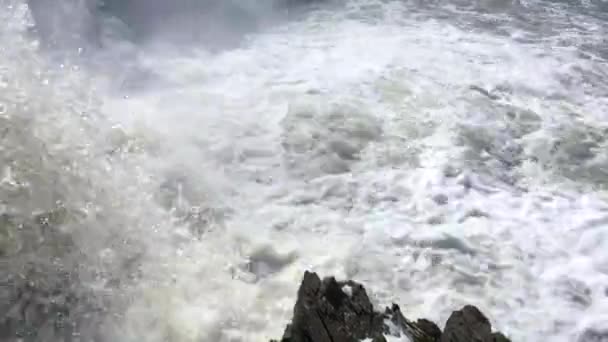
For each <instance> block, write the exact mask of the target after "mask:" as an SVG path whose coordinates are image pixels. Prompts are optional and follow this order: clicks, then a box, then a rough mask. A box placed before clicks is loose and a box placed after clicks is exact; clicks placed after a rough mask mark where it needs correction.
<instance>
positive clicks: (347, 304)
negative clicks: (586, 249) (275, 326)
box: [271, 271, 510, 342]
mask: <svg viewBox="0 0 608 342" xmlns="http://www.w3.org/2000/svg"><path fill="white" fill-rule="evenodd" d="M386 336H393V337H406V338H407V340H409V341H412V342H510V340H509V339H508V338H507V337H505V336H504V335H503V334H501V333H499V332H496V333H492V326H491V325H490V322H489V321H488V319H487V318H486V317H485V316H484V315H483V314H482V313H481V312H480V311H479V310H478V309H477V308H476V307H474V306H470V305H467V306H465V307H464V308H462V309H461V310H459V311H455V312H453V313H452V315H451V316H450V318H449V319H448V322H447V323H446V328H445V332H443V333H442V332H441V329H439V327H438V326H437V325H436V324H435V323H433V322H431V321H429V320H427V319H418V320H417V321H410V320H408V319H407V318H405V316H404V315H403V314H402V313H401V309H400V308H399V306H398V305H397V304H393V305H392V306H391V307H390V308H386V310H385V311H384V312H383V313H380V312H377V311H375V310H374V308H373V305H372V303H371V302H370V300H369V297H368V296H367V292H366V291H365V288H364V287H363V285H361V284H359V283H356V282H354V281H344V282H339V281H336V279H335V278H333V277H330V278H326V279H324V280H323V281H322V280H321V279H320V278H319V276H318V275H317V274H316V273H311V272H308V271H306V272H305V273H304V279H303V280H302V283H301V285H300V289H299V290H298V298H297V301H296V304H295V307H294V312H293V319H292V322H291V324H288V325H287V328H286V329H285V333H284V334H283V338H282V339H281V342H359V341H363V340H366V341H371V342H386V341H387V339H386ZM271 342H272V341H271Z"/></svg>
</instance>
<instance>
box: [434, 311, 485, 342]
mask: <svg viewBox="0 0 608 342" xmlns="http://www.w3.org/2000/svg"><path fill="white" fill-rule="evenodd" d="M477 341H479V342H482V341H483V342H486V341H488V342H489V341H492V326H491V325H490V321H489V320H488V319H487V318H486V317H485V316H484V315H483V314H482V313H481V311H479V309H477V308H476V307H474V306H471V305H467V306H465V307H464V308H462V309H461V310H458V311H454V312H453V313H452V315H451V316H450V318H448V321H447V322H446V324H445V330H444V332H443V334H442V335H441V342H477Z"/></svg>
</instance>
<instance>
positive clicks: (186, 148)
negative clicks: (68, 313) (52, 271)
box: [15, 1, 608, 341]
mask: <svg viewBox="0 0 608 342" xmlns="http://www.w3.org/2000/svg"><path fill="white" fill-rule="evenodd" d="M370 3H371V4H373V5H375V6H376V7H375V8H376V10H375V11H377V12H378V13H376V15H374V16H371V15H369V14H368V12H366V10H364V9H363V8H365V6H362V5H366V4H370ZM356 5H360V7H357V6H356ZM409 6H411V4H408V3H407V2H401V1H396V2H387V3H382V4H380V3H376V2H374V1H353V2H352V3H351V5H350V6H349V8H350V10H349V11H350V13H346V11H345V10H343V9H335V10H332V11H329V12H328V11H320V12H315V13H312V14H311V15H310V16H309V17H307V19H303V20H302V21H297V22H292V23H288V24H286V25H282V26H279V27H275V28H272V29H269V30H268V31H267V32H265V33H261V34H257V35H254V36H252V37H249V41H248V43H247V44H245V45H244V46H243V47H242V48H239V49H234V50H228V51H224V52H222V53H219V54H216V55H212V54H209V53H208V52H205V51H202V49H201V50H200V51H194V52H189V54H187V55H186V54H183V55H182V54H180V51H171V52H167V53H162V52H159V50H154V51H147V52H146V51H143V52H142V55H141V60H139V61H138V63H139V64H140V66H141V67H142V68H144V69H148V70H152V71H153V72H154V73H156V74H157V75H158V79H159V81H158V83H157V84H156V86H154V85H152V84H149V85H146V84H144V87H143V88H142V90H141V91H140V92H139V93H128V94H121V95H129V96H128V97H127V98H125V97H122V96H121V97H116V96H115V95H114V94H115V89H107V88H105V87H106V86H107V85H108V84H109V86H108V87H110V88H111V87H112V83H111V81H107V83H105V82H102V81H101V80H98V79H97V78H92V79H91V80H90V82H89V84H92V88H96V89H95V90H96V92H97V93H96V94H97V95H96V98H97V99H99V100H100V101H103V106H102V107H101V108H100V111H102V112H103V116H104V118H105V119H106V120H107V121H109V122H113V123H119V124H120V126H121V127H122V129H124V131H125V134H126V136H128V137H129V138H131V140H130V141H129V140H128V139H127V140H128V142H126V143H125V144H127V145H129V144H130V145H129V146H131V147H132V148H133V150H134V151H136V152H135V153H131V154H127V155H126V156H125V157H124V158H122V159H121V158H117V159H110V160H109V161H107V160H106V159H105V157H102V156H101V154H99V153H97V152H98V151H99V150H104V151H105V150H106V149H107V147H108V146H107V145H108V140H106V138H107V137H108V136H112V135H111V134H110V133H108V131H110V129H109V127H105V126H102V125H109V124H108V122H107V121H104V120H101V121H100V122H99V123H98V125H100V127H98V131H96V130H89V131H86V132H85V133H77V132H79V131H78V129H79V125H80V124H76V123H75V122H74V119H73V117H72V116H69V117H68V116H66V117H65V118H64V120H65V121H67V124H66V123H62V122H59V121H52V120H51V121H50V122H48V123H47V122H43V121H41V124H40V125H39V126H40V127H38V128H40V129H41V131H42V132H46V134H47V135H46V136H43V137H42V139H47V140H50V139H51V138H49V136H50V137H54V136H57V135H58V133H57V132H59V131H60V130H62V129H65V130H66V132H68V133H70V134H67V133H66V134H65V136H64V137H63V138H64V139H65V142H66V143H67V144H68V145H69V144H70V143H72V144H76V143H77V142H82V143H83V144H84V145H87V146H89V147H87V148H83V150H85V151H87V153H90V154H91V157H90V158H89V159H87V161H88V162H89V163H88V164H84V166H83V168H84V169H86V170H87V173H86V177H88V178H90V179H92V180H93V181H95V182H96V183H95V184H96V187H94V188H93V190H91V191H92V193H93V194H94V195H96V194H98V193H97V192H99V193H102V192H103V193H105V194H109V195H107V196H106V197H104V196H101V195H100V196H99V201H105V200H107V201H108V203H102V204H100V205H101V206H102V207H104V208H106V210H107V212H108V213H110V214H108V215H114V216H112V217H113V220H112V221H111V222H110V223H111V224H112V223H115V224H116V227H123V226H125V227H128V228H124V229H125V230H127V231H129V234H126V233H125V234H126V235H128V236H130V237H132V238H133V239H136V240H138V241H142V242H144V244H145V245H146V246H147V251H148V252H147V253H146V254H145V258H144V260H142V265H141V272H143V273H144V274H145V277H144V280H142V281H141V283H139V284H137V286H135V287H134V288H132V289H130V292H129V295H130V296H131V298H132V301H131V302H129V305H128V308H127V309H126V313H125V316H124V319H123V320H122V323H123V326H122V330H121V331H123V333H124V334H123V335H122V336H126V337H125V339H126V340H141V339H142V338H143V339H145V340H146V341H162V340H164V339H165V338H166V336H170V337H171V339H172V340H175V341H198V340H201V339H202V340H206V339H209V340H215V341H265V340H268V339H269V338H275V337H277V336H279V335H280V334H281V333H282V331H283V323H286V322H287V320H288V319H289V316H290V315H291V313H292V311H291V310H292V305H293V303H294V299H295V295H296V290H297V286H298V282H299V280H300V277H301V276H302V273H303V271H304V270H305V269H311V270H314V271H317V272H319V273H320V274H321V275H335V276H337V277H338V278H347V277H348V278H351V277H352V278H354V279H355V280H357V281H361V282H364V283H365V285H366V286H367V287H368V288H369V290H370V292H371V293H372V294H373V297H374V301H376V302H377V303H378V304H380V305H382V304H388V303H390V302H391V301H394V302H398V303H400V304H402V307H404V308H407V312H406V313H405V314H406V315H407V316H408V317H410V318H418V317H427V318H430V319H433V320H436V321H437V322H438V323H440V325H442V324H441V323H443V322H444V321H445V320H446V319H447V315H448V314H449V312H451V311H452V310H454V309H458V308H459V307H460V306H461V305H463V304H466V303H471V304H475V305H478V306H479V307H480V308H481V310H482V311H483V312H484V313H487V314H488V316H489V318H490V319H491V320H492V322H494V323H495V324H494V326H495V328H497V329H500V330H502V331H504V332H505V333H507V334H510V335H511V336H512V337H513V340H540V339H547V338H551V339H552V340H554V341H570V340H572V338H574V336H577V335H578V334H580V333H581V331H582V329H585V327H587V321H588V320H589V319H591V317H594V315H596V314H597V313H601V312H602V311H605V310H606V308H608V306H607V305H608V303H606V299H605V287H606V284H607V283H608V272H607V271H606V260H607V257H606V251H608V239H606V235H607V234H606V231H607V229H608V224H606V222H605V220H604V219H603V217H604V216H605V215H606V197H605V194H604V193H603V192H602V191H601V190H598V188H599V186H600V185H601V179H600V178H601V177H600V178H598V177H596V175H598V174H599V175H602V173H601V172H596V171H597V168H598V167H599V168H600V169H601V168H602V167H605V165H606V164H605V159H604V161H602V158H606V152H605V151H606V149H602V148H603V147H605V146H604V145H603V144H604V143H603V142H601V141H600V142H598V143H597V146H596V147H595V148H591V152H590V153H591V157H590V158H591V159H592V160H594V162H591V161H590V160H591V159H586V158H582V159H576V158H578V157H577V156H580V154H579V153H578V151H579V150H580V149H581V148H583V149H584V146H581V144H578V143H577V142H578V141H579V139H581V138H580V137H581V136H584V137H585V139H587V138H588V139H590V142H591V143H593V141H591V140H593V139H592V137H591V135H590V134H591V133H589V132H590V131H591V129H590V128H589V127H588V126H594V125H598V126H599V125H600V122H599V120H600V118H602V116H603V115H605V113H606V112H607V111H606V110H607V109H608V107H607V106H608V104H607V103H606V102H605V101H603V100H601V99H599V98H598V97H597V96H596V94H597V93H594V91H596V92H598V93H602V91H605V90H606V89H601V88H597V89H596V90H593V89H589V90H587V91H586V92H583V91H581V90H580V89H575V88H576V87H575V88H568V87H564V86H563V83H562V81H563V78H564V77H575V76H576V77H578V76H579V75H578V73H579V72H580V70H583V71H585V70H599V71H601V72H604V73H605V72H608V70H606V67H605V65H601V64H600V63H599V62H594V61H592V60H588V59H583V58H581V57H579V56H577V54H576V53H575V52H573V51H569V50H560V49H550V46H546V45H543V44H542V43H534V44H531V45H524V44H523V43H519V42H517V41H515V40H512V39H511V38H509V37H504V36H499V35H494V34H492V33H490V32H486V31H481V30H470V31H468V30H465V29H461V28H458V27H456V26H453V25H452V24H449V23H447V22H445V21H442V20H432V19H429V18H428V17H425V16H424V15H423V14H424V13H423V12H424V11H423V10H418V12H417V13H419V16H418V15H415V14H414V13H415V11H414V9H415V8H412V7H409ZM410 13H411V14H410ZM452 14H453V13H452ZM454 15H456V14H454ZM167 49H169V48H167ZM195 50H196V49H195ZM175 55H178V57H175ZM32 63H34V62H32ZM566 64H568V65H570V66H571V67H564V65H566ZM15 70H17V71H15V72H18V70H22V71H23V70H28V68H26V67H22V68H21V69H15ZM23 72H26V71H23ZM98 77H99V78H101V77H103V76H102V75H99V76H98ZM77 84H81V85H82V84H85V83H84V82H83V83H77ZM471 85H476V86H479V87H484V88H487V89H489V90H492V89H493V88H495V89H494V90H493V91H494V92H495V93H497V94H499V95H500V96H501V99H499V100H488V99H487V98H486V97H485V96H484V95H481V94H479V93H478V92H475V91H472V90H470V89H469V86H471ZM598 87H599V85H598ZM73 88H76V87H73ZM66 89H67V90H66V91H71V90H70V89H71V88H70V87H66ZM311 90H314V92H313V93H316V94H313V95H311V94H308V95H306V93H307V92H309V91H311ZM68 95H69V94H68ZM68 95H62V93H59V94H57V96H55V97H54V99H57V100H58V101H59V102H60V101H61V100H63V99H64V98H63V97H62V96H65V101H66V103H67V102H68V101H69V99H70V98H69V97H68ZM73 97H77V98H78V96H75V95H74V96H73ZM82 98H84V96H83V97H81V98H80V99H82ZM302 103H303V104H302ZM296 104H297V106H308V107H309V108H310V113H309V115H308V116H300V117H298V116H297V115H296V114H294V113H295V112H294V111H293V110H294V109H293V108H294V106H295V105H296ZM327 104H330V105H329V106H326V105H327ZM499 104H502V105H504V106H506V107H501V106H499ZM332 106H336V107H342V108H349V107H356V108H357V110H358V111H356V114H353V115H352V116H351V117H349V116H348V115H349V114H350V112H348V113H346V115H345V116H344V117H343V118H342V119H343V120H342V121H340V120H338V121H336V120H331V119H332V118H335V117H332V116H331V110H328V109H327V108H330V107H332ZM66 107H69V105H66ZM290 108H291V109H290ZM523 110H529V111H532V112H533V113H534V115H529V116H526V114H525V113H524V111H523ZM513 112H515V114H514V118H513V119H509V115H511V114H513ZM352 113H355V111H353V112H352ZM509 113H510V114H509ZM572 113H577V115H578V116H582V117H584V121H588V122H589V123H590V124H589V125H584V124H582V123H581V121H580V120H579V119H577V118H576V117H575V116H573V114H572ZM294 118H296V119H298V120H295V123H294V122H293V120H294ZM289 120H292V123H293V126H294V127H292V128H293V129H290V128H289V127H288V126H289V125H288V124H287V125H286V121H289ZM509 120H511V121H509ZM43 123H45V124H48V125H43ZM288 123H289V122H288ZM556 127H558V128H556ZM562 127H565V128H564V129H562ZM359 128H361V129H359ZM68 129H69V131H68ZM570 130H571V131H572V132H579V131H583V132H584V133H585V134H586V135H585V134H583V135H576V134H573V133H572V132H570ZM49 132H50V133H49ZM370 132H371V133H370ZM481 133H483V139H481V141H480V140H479V139H477V138H479V137H480V135H481ZM571 133H572V134H571ZM369 137H371V138H369ZM556 139H557V140H561V141H562V144H565V145H567V146H568V147H572V149H564V150H562V152H560V153H558V154H554V153H553V152H552V149H553V148H554V145H553V142H554V141H555V140H556ZM118 140H120V139H118ZM286 140H287V141H288V145H289V143H292V146H288V147H287V148H286V147H285V146H283V145H282V144H283V143H284V142H285V141H286ZM121 141H122V140H121ZM294 141H295V143H294ZM336 141H338V143H336ZM348 144H353V146H350V145H348ZM507 144H514V145H519V146H522V150H523V152H520V153H521V154H518V155H517V156H516V157H518V156H519V157H521V158H522V159H524V160H523V161H522V164H521V166H517V164H514V165H516V166H512V167H509V166H505V164H504V163H503V162H504V159H505V158H506V157H507V154H506V152H504V151H503V150H501V149H499V148H494V149H489V150H486V149H485V148H486V147H488V146H492V147H502V146H506V145H507ZM295 145H297V147H298V148H300V147H301V148H303V150H304V153H303V156H304V157H302V158H300V159H298V160H297V163H298V164H297V165H296V166H298V170H299V171H301V172H299V173H293V172H288V171H289V167H288V163H287V161H286V160H289V159H290V157H292V156H291V155H290V153H291V152H290V148H295V147H293V146H295ZM332 149H333V150H332ZM345 151H356V158H355V157H353V156H349V157H348V158H346V159H347V160H348V162H347V165H346V166H345V167H343V168H333V169H331V170H330V171H332V172H328V171H327V169H324V168H323V166H327V165H328V163H329V162H331V160H333V159H331V160H330V158H329V157H327V156H332V157H335V156H334V155H333V154H332V153H334V154H335V155H338V159H337V161H338V162H344V160H345V158H344V155H348V154H349V153H345ZM92 152H95V153H92ZM503 152H504V153H503ZM518 153H519V152H518ZM340 154H341V156H340ZM299 156H301V155H299ZM311 156H312V157H311ZM318 156H321V157H318ZM315 157H318V158H317V159H315ZM326 157H327V158H326ZM519 157H518V158H519ZM515 159H516V158H515ZM319 160H320V161H321V162H319ZM536 161H538V162H536ZM107 164H109V166H110V167H111V170H109V171H108V170H106V169H105V166H104V165H106V166H107ZM572 165H574V166H577V167H574V168H569V167H564V166H572ZM598 165H599V166H598ZM448 166H449V167H451V168H453V169H460V170H462V173H461V174H460V175H458V176H457V177H451V176H450V175H449V172H448V175H446V172H445V169H446V168H448ZM87 168H88V169H87ZM103 170H106V171H103ZM600 171H601V170H600ZM598 179H599V180H598ZM175 184H181V185H180V186H178V185H175ZM161 186H164V187H165V188H167V189H168V190H167V192H168V193H169V195H167V196H168V197H171V196H175V197H176V198H174V199H175V201H168V202H169V203H170V204H168V205H165V207H163V205H161V204H159V202H161V201H158V200H157V199H156V198H157V196H159V194H158V192H159V190H158V189H159V188H161ZM178 188H179V189H181V190H180V191H177V190H175V189H178ZM522 188H523V189H525V191H522ZM173 190H175V193H176V194H177V195H171V194H172V192H171V191H173ZM87 191H89V190H88V189H87ZM75 192H77V191H76V190H75ZM439 193H441V194H445V195H446V196H447V198H448V201H447V202H445V203H442V204H439V203H437V201H435V200H434V199H433V197H434V196H435V195H436V194H439ZM171 198H172V197H171ZM177 199H179V201H177ZM113 201H115V203H114V202H113ZM110 202H112V203H111V205H110V204H109V203H110ZM163 203H164V202H163ZM175 203H178V204H175ZM172 206H175V207H174V208H171V207H172ZM167 207H168V208H170V209H173V211H169V212H166V210H165V209H166V208H167ZM194 207H198V208H199V209H201V210H199V211H197V212H198V213H201V215H200V216H201V217H199V221H196V220H190V219H191V217H188V216H187V215H186V214H184V212H190V210H191V209H192V208H194ZM116 208H118V209H116ZM202 209H204V210H202ZM184 217H186V218H184ZM182 219H183V220H182ZM189 220H190V221H189ZM192 222H194V223H192ZM189 225H192V226H194V228H196V229H194V230H195V231H196V233H192V230H191V226H189ZM151 227H152V228H151ZM98 229H100V231H101V228H98ZM121 229H122V228H116V229H112V230H111V231H112V232H114V231H115V234H117V235H118V236H119V235H120V234H123V233H122V232H121ZM151 231H158V232H159V233H158V234H153V233H151ZM92 234H93V233H92ZM100 234H101V233H100ZM108 234H111V233H108ZM93 235H94V236H96V235H95V234H93ZM91 239H92V240H93V238H91ZM565 278H568V279H570V278H572V279H575V280H577V281H579V282H581V283H582V284H584V286H585V287H587V288H588V289H589V291H590V294H589V298H590V300H591V304H590V306H580V305H578V304H576V303H572V301H571V299H569V297H568V296H567V295H564V291H563V287H564V281H563V279H565ZM570 280H571V279H570ZM602 322H603V321H601V322H599V323H598V322H595V321H594V324H599V325H602V324H603V323H602Z"/></svg>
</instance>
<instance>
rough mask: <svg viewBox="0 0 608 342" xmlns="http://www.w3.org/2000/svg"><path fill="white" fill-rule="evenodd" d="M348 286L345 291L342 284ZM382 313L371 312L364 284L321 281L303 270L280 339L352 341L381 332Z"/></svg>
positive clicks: (371, 307) (333, 280)
mask: <svg viewBox="0 0 608 342" xmlns="http://www.w3.org/2000/svg"><path fill="white" fill-rule="evenodd" d="M345 285H346V286H349V287H350V293H349V294H346V293H345V292H344V291H343V290H342V287H344V286H345ZM382 321H383V317H382V315H381V314H379V313H376V312H374V310H373V306H372V304H371V302H370V300H369V298H368V296H367V293H366V291H365V289H364V288H363V286H361V285H360V284H357V283H355V282H345V283H339V282H337V281H336V280H335V279H334V278H327V279H325V280H323V281H321V279H320V278H319V276H318V275H317V274H315V273H310V272H306V273H305V274H304V279H303V281H302V284H301V286H300V289H299V291H298V299H297V302H296V305H295V307H294V314H293V320H292V323H291V324H290V325H288V327H287V329H286V330H285V334H284V335H283V339H282V340H281V341H283V342H354V341H360V340H362V339H365V338H367V337H377V336H379V335H381V333H382V328H383V324H382Z"/></svg>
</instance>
